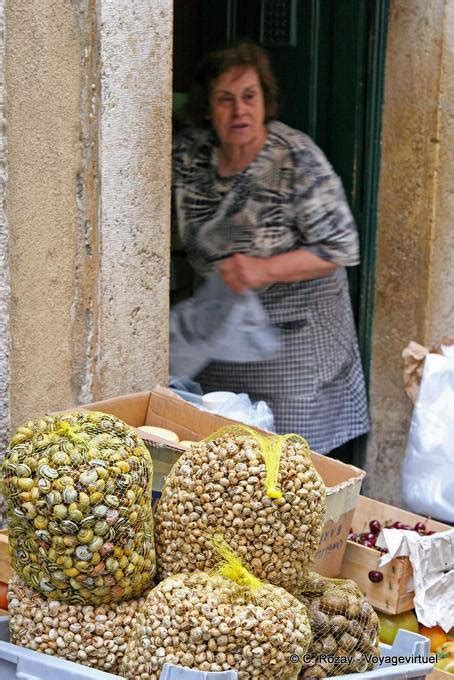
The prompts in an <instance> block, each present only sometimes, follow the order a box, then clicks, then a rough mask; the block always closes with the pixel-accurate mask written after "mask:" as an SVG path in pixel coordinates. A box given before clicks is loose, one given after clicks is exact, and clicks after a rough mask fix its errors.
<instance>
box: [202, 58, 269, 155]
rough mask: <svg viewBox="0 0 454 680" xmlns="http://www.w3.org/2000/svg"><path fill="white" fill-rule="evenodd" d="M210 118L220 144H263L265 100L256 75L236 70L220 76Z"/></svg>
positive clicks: (241, 69) (216, 82)
mask: <svg viewBox="0 0 454 680" xmlns="http://www.w3.org/2000/svg"><path fill="white" fill-rule="evenodd" d="M210 114H211V115H210V118H211V123H212V125H213V127H214V129H215V130H216V133H217V135H218V137H219V140H220V142H221V144H226V145H231V144H234V145H240V146H244V145H248V144H251V143H254V142H262V141H263V137H264V136H266V130H265V100H264V97H263V90H262V86H261V84H260V79H259V76H258V74H257V71H256V70H255V69H254V68H252V67H250V68H243V67H241V66H236V67H234V68H232V69H230V70H229V71H226V72H225V73H223V74H222V75H220V76H219V78H218V79H217V80H216V81H215V82H214V85H213V87H212V90H211V94H210Z"/></svg>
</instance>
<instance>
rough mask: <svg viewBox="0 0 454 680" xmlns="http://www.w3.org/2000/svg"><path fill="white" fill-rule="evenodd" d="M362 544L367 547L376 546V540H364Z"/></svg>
mask: <svg viewBox="0 0 454 680" xmlns="http://www.w3.org/2000/svg"><path fill="white" fill-rule="evenodd" d="M362 545H364V546H365V547H366V548H375V541H373V542H372V541H367V540H365V541H363V542H362Z"/></svg>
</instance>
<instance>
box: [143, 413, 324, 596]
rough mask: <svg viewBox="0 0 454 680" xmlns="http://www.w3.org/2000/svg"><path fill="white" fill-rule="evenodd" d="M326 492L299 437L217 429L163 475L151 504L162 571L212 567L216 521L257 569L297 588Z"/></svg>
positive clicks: (315, 541)
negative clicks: (160, 488)
mask: <svg viewBox="0 0 454 680" xmlns="http://www.w3.org/2000/svg"><path fill="white" fill-rule="evenodd" d="M325 495H326V492H325V486H324V483H323V480H322V478H321V477H320V475H319V474H318V472H317V470H316V469H315V467H314V465H313V463H312V459H311V451H310V449H309V446H308V444H307V442H306V441H305V440H304V439H303V438H302V437H300V436H298V435H294V434H289V435H282V436H263V435H260V434H259V433H257V432H255V431H254V430H252V429H250V428H248V427H246V426H244V427H243V426H239V427H237V426H232V427H226V428H222V429H221V430H219V431H217V432H216V433H215V434H213V435H212V436H211V437H209V438H208V439H205V440H203V441H201V442H197V443H194V444H193V445H192V446H191V448H190V449H189V451H187V452H185V453H183V454H182V455H181V456H180V458H179V459H178V461H177V462H176V463H175V465H174V466H173V468H172V470H171V472H170V474H169V475H168V476H167V478H166V481H165V484H164V488H163V491H162V496H161V498H160V500H159V503H158V506H157V509H156V511H155V537H156V551H157V555H158V566H157V569H158V573H159V576H160V577H161V578H165V577H167V576H170V575H172V574H175V573H181V572H191V571H196V570H200V571H208V570H209V569H211V568H212V567H214V566H215V564H216V558H215V554H214V552H213V550H212V547H211V543H210V541H211V538H212V536H213V533H214V530H215V528H217V529H219V530H220V531H221V532H222V534H223V536H224V537H225V539H226V541H227V542H228V544H229V545H230V546H231V547H232V549H233V550H234V551H235V553H236V554H238V555H239V557H240V558H241V559H243V561H244V563H245V566H247V568H248V569H249V570H250V571H251V572H252V573H253V574H254V575H255V576H257V577H258V578H261V579H264V580H267V581H269V582H270V583H273V584H274V585H278V586H282V587H284V588H285V589H286V590H288V591H289V592H297V591H298V588H299V585H300V583H301V578H302V575H303V574H304V572H305V571H307V570H308V569H309V568H310V566H311V565H312V563H313V561H314V559H315V554H316V551H317V548H318V545H319V542H320V537H321V531H322V527H323V524H324V518H325V511H326V499H325Z"/></svg>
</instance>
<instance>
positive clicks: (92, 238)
mask: <svg viewBox="0 0 454 680" xmlns="http://www.w3.org/2000/svg"><path fill="white" fill-rule="evenodd" d="M0 6H1V8H3V2H2V3H0ZM4 6H5V7H4V9H5V24H6V41H5V42H4V43H3V47H2V49H1V50H0V53H1V54H2V55H3V57H4V68H3V70H2V74H1V75H2V77H3V80H4V82H5V83H6V85H5V87H4V90H6V95H5V96H6V127H5V129H4V131H3V144H4V145H5V144H6V146H7V151H8V157H7V172H8V181H7V184H6V202H5V204H4V206H3V211H2V215H1V217H2V219H3V221H4V224H5V225H6V228H5V229H4V230H3V232H2V233H3V234H4V237H2V240H1V242H0V262H1V263H5V267H2V275H1V279H0V331H1V333H2V338H1V346H2V348H3V353H2V354H0V399H1V414H0V433H1V434H2V442H1V443H2V444H4V443H5V441H6V439H7V437H8V436H9V433H10V431H11V429H14V428H15V427H17V426H18V425H20V424H21V423H22V422H23V421H24V420H26V419H28V418H30V417H32V416H34V415H39V414H41V413H43V412H44V411H48V410H55V409H59V408H62V407H67V406H69V405H72V404H76V403H81V402H87V401H90V400H94V399H99V398H103V397H107V396H110V395H113V394H118V393H121V392H129V391H137V390H142V389H148V388H151V387H153V386H154V385H155V384H156V383H157V382H165V381H166V377H167V346H168V287H169V281H168V269H169V233H170V228H169V219H170V139H171V106H172V97H171V90H172V78H171V71H172V8H173V3H172V2H171V0H155V1H154V2H153V3H145V2H140V1H138V0H72V1H70V2H68V0H21V2H16V1H15V0H4ZM1 14H2V13H1V12H0V19H1ZM0 23H1V22H0ZM3 94H4V93H3V90H2V96H3ZM3 148H4V147H3ZM0 179H2V180H3V182H4V180H5V176H4V172H3V174H1V177H0ZM6 265H7V266H6ZM9 344H10V347H11V349H10V351H7V350H8V347H9ZM5 348H6V350H5Z"/></svg>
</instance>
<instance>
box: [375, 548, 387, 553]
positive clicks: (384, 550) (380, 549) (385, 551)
mask: <svg viewBox="0 0 454 680" xmlns="http://www.w3.org/2000/svg"><path fill="white" fill-rule="evenodd" d="M377 550H379V551H380V552H381V553H383V555H385V553H388V552H389V550H388V548H377Z"/></svg>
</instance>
